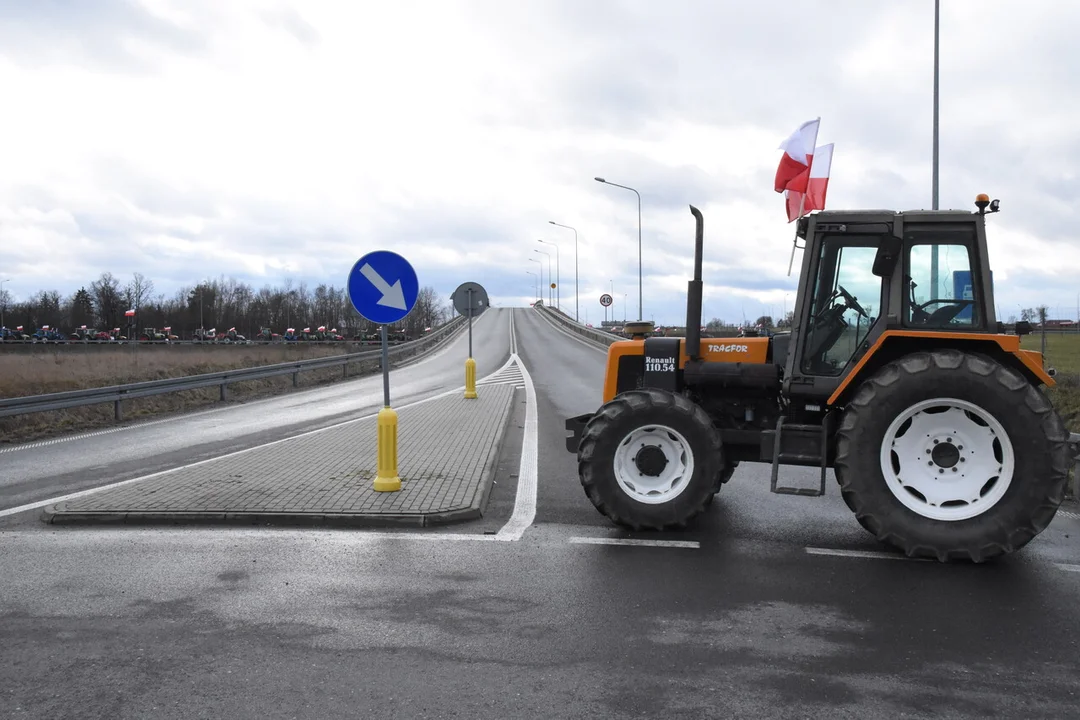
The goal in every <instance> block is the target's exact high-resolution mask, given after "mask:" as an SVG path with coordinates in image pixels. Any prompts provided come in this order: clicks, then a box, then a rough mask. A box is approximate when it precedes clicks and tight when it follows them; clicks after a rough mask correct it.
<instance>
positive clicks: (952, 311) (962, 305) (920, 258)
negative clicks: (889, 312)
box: [904, 233, 982, 330]
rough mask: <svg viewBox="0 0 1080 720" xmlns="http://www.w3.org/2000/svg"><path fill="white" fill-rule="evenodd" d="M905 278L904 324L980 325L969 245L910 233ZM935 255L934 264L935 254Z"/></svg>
mask: <svg viewBox="0 0 1080 720" xmlns="http://www.w3.org/2000/svg"><path fill="white" fill-rule="evenodd" d="M911 237H912V239H913V240H914V242H913V243H912V244H911V245H910V246H909V247H910V251H909V253H908V257H907V267H906V276H905V278H904V282H905V283H906V287H905V297H904V306H905V307H904V324H905V325H907V326H909V327H913V328H921V329H928V330H929V329H933V330H948V329H950V328H955V329H957V330H966V329H971V328H973V327H977V326H980V325H981V323H982V320H981V318H980V313H979V303H978V302H977V299H978V296H977V295H976V293H975V282H974V280H973V278H972V273H971V255H970V251H969V249H968V248H969V246H968V245H967V244H964V243H962V242H949V241H948V240H947V239H946V241H944V242H942V241H937V242H935V241H934V240H929V239H928V238H927V239H924V238H926V234H925V233H912V234H911ZM935 251H936V255H937V262H936V268H935V262H934V255H935Z"/></svg>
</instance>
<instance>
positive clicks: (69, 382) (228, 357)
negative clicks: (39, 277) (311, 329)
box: [0, 344, 377, 443]
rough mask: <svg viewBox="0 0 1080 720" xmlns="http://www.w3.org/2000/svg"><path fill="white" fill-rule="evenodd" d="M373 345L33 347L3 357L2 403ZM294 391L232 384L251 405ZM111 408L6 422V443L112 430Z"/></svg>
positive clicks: (275, 385) (140, 407) (212, 391)
mask: <svg viewBox="0 0 1080 720" xmlns="http://www.w3.org/2000/svg"><path fill="white" fill-rule="evenodd" d="M369 349H375V348H369V347H360V346H353V345H351V344H349V345H347V346H346V345H330V346H327V345H269V346H259V345H247V346H197V345H183V346H172V347H164V346H158V347H154V346H149V347H139V348H138V349H137V350H133V348H132V347H131V346H128V347H123V346H120V347H94V346H90V347H86V346H68V347H63V346H60V347H52V348H49V347H42V346H38V347H32V348H17V349H6V348H5V349H4V350H3V351H0V397H20V396H26V395H40V394H45V393H54V392H64V391H67V390H81V389H85V388H92V387H107V386H109V385H120V384H124V383H132V382H140V381H144V380H161V379H164V378H173V377H183V376H185V375H198V374H201V373H212V372H221V371H224V370H235V369H238V368H248V367H257V366H261V365H272V364H275V363H282V362H290V361H296V360H309V359H312V358H317V357H327V356H329V355H340V354H342V353H346V352H361V351H366V350H369ZM374 370H377V365H372V366H359V365H353V366H352V367H351V368H350V373H351V374H350V377H355V376H357V375H360V374H365V373H366V372H370V371H374ZM341 379H342V370H341V368H327V369H325V370H314V371H310V372H304V373H301V374H300V387H301V388H303V387H313V386H316V385H323V384H326V383H329V382H334V381H337V380H341ZM290 389H292V377H291V376H289V375H285V376H282V377H277V378H268V379H265V380H252V381H250V382H241V383H233V384H231V385H229V397H230V399H235V400H250V399H253V398H257V397H264V396H267V395H272V394H277V393H281V392H285V391H287V390H290ZM216 402H218V389H217V388H216V387H211V388H204V389H201V390H190V391H185V392H178V393H168V394H165V395H157V396H153V397H148V398H140V399H137V400H129V401H125V402H124V418H125V420H137V419H144V418H146V417H148V416H152V415H161V414H165V413H172V412H178V411H183V410H188V409H191V408H196V407H207V406H210V405H213V404H214V403H216ZM114 424H115V423H114V420H113V407H112V404H111V403H105V404H102V405H92V406H89V407H82V408H72V409H70V410H58V411H54V412H45V413H33V414H30V415H23V416H21V417H11V418H0V442H5V443H17V442H27V441H31V440H39V439H42V438H45V437H50V436H53V435H57V434H59V433H64V432H73V431H81V430H91V429H96V428H101V427H109V426H112V425H114Z"/></svg>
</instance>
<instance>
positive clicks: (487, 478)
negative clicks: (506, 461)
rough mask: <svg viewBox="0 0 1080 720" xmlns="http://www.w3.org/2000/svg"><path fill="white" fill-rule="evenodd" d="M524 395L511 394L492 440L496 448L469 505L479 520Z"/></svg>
mask: <svg viewBox="0 0 1080 720" xmlns="http://www.w3.org/2000/svg"><path fill="white" fill-rule="evenodd" d="M481 392H482V390H481ZM522 394H523V393H520V392H518V390H517V389H516V388H515V389H514V392H512V393H511V394H510V399H509V400H508V401H507V403H506V407H505V408H503V416H502V420H501V421H500V422H499V425H498V430H496V432H495V438H494V439H493V440H492V445H493V446H494V447H493V449H492V451H491V453H490V455H489V456H488V463H487V465H486V466H485V467H484V471H483V473H481V475H480V483H479V485H477V488H476V493H475V494H474V495H473V501H472V503H470V505H469V508H470V509H475V511H476V517H477V518H480V517H483V516H484V509H485V508H487V504H488V499H489V498H490V497H491V490H492V486H493V483H494V480H495V472H496V470H497V469H498V467H499V462H500V461H501V460H502V455H503V452H504V451H505V450H506V435H507V432H506V431H507V428H509V426H510V420H511V419H513V417H514V404H515V402H516V401H517V399H518V398H519V397H520V396H521V395H522ZM467 519H475V518H467ZM450 522H453V521H450Z"/></svg>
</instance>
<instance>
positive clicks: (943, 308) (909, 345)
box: [773, 195, 1053, 406]
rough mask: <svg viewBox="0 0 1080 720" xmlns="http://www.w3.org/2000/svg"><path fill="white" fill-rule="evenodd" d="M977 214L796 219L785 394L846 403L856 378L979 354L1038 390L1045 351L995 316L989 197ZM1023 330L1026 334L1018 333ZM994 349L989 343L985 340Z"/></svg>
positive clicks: (778, 350)
mask: <svg viewBox="0 0 1080 720" xmlns="http://www.w3.org/2000/svg"><path fill="white" fill-rule="evenodd" d="M976 205H977V206H978V208H979V210H978V212H974V213H972V212H967V211H962V210H951V211H923V210H917V211H906V212H892V211H885V210H879V211H825V212H820V213H816V214H814V215H811V216H809V217H805V218H801V219H800V220H799V221H798V227H797V233H796V234H797V236H798V238H801V239H802V240H804V241H805V245H804V246H803V248H804V250H805V252H804V255H803V262H802V272H801V274H800V282H799V289H798V294H797V296H796V301H795V310H794V322H793V331H792V333H791V336H790V338H789V339H788V340H787V341H786V342H784V343H782V344H780V345H778V346H777V347H775V348H774V352H773V356H774V358H775V359H776V362H778V363H780V364H781V365H782V366H783V390H784V393H785V394H789V395H791V396H792V397H793V398H806V399H808V400H813V401H819V402H820V404H821V405H822V406H824V405H828V406H835V405H838V404H842V403H843V402H844V401H845V400H846V399H847V398H848V397H849V396H850V394H851V392H852V391H853V390H854V386H853V383H852V380H853V379H854V377H855V375H862V374H864V373H866V372H873V371H875V370H877V369H878V368H880V367H882V366H883V365H885V364H886V363H888V362H890V361H892V360H894V359H896V358H897V357H900V356H901V355H904V354H907V353H908V352H911V351H912V349H913V348H915V347H916V346H917V347H918V348H919V349H922V350H931V349H936V348H940V347H957V346H958V345H959V346H962V347H965V348H974V347H976V346H978V347H980V348H982V351H983V352H987V353H989V354H990V355H992V356H993V357H994V358H995V359H996V360H998V361H999V362H1002V363H1004V364H1006V365H1007V366H1009V367H1011V368H1012V369H1014V370H1016V371H1018V372H1020V373H1021V374H1022V375H1023V376H1025V377H1026V378H1027V379H1028V380H1029V381H1031V382H1034V383H1036V384H1039V383H1046V384H1050V385H1052V384H1053V381H1052V380H1050V377H1051V376H1052V375H1053V371H1052V370H1051V371H1050V372H1044V371H1043V363H1042V358H1041V356H1039V354H1038V353H1030V352H1026V351H1022V350H1020V347H1019V342H1020V338H1019V336H1017V335H1010V336H1005V334H1004V332H1005V330H1004V326H1003V325H1002V324H1001V323H999V322H998V321H997V318H996V316H995V311H994V307H995V306H994V287H993V277H992V274H991V272H990V262H989V258H988V253H987V243H986V226H985V216H986V208H987V207H988V206H989V207H990V212H997V210H998V205H997V201H994V202H993V203H990V202H989V200H988V199H987V197H986V196H985V195H980V196H979V198H978V199H977V201H976ZM1021 331H1022V329H1021ZM987 340H990V341H991V342H989V343H987V342H986V341H987Z"/></svg>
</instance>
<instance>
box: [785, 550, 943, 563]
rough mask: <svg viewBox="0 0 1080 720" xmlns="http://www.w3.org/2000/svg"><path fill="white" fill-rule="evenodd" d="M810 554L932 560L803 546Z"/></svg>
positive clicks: (919, 559)
mask: <svg viewBox="0 0 1080 720" xmlns="http://www.w3.org/2000/svg"><path fill="white" fill-rule="evenodd" d="M804 549H805V550H806V552H807V553H808V554H810V555H835V556H837V557H852V558H869V559H872V560H909V561H912V562H933V560H931V559H929V558H909V557H908V556H907V555H897V554H894V553H888V552H878V551H874V550H834V549H832V548H815V547H808V548H804Z"/></svg>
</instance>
